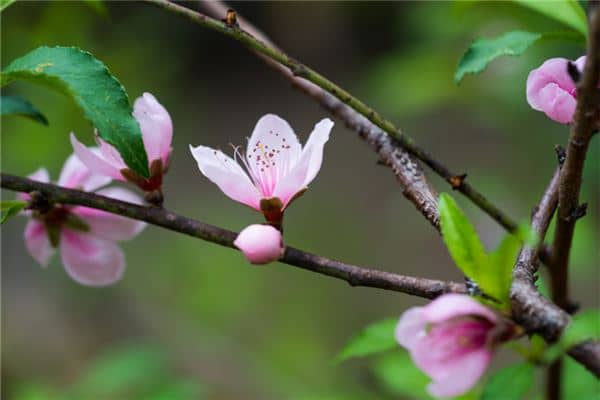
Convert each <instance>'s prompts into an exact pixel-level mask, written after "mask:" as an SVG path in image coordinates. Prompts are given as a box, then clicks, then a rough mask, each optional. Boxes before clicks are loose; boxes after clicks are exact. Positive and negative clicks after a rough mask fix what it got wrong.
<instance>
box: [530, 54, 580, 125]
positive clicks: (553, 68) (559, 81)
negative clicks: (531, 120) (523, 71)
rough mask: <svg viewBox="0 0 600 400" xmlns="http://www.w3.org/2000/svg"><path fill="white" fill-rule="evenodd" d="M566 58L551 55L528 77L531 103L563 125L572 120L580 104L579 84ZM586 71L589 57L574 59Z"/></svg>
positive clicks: (536, 108) (576, 64)
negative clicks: (569, 68)
mask: <svg viewBox="0 0 600 400" xmlns="http://www.w3.org/2000/svg"><path fill="white" fill-rule="evenodd" d="M568 63H569V60H567V59H566V58H551V59H549V60H546V61H545V62H544V63H543V64H542V65H541V66H540V67H539V68H537V69H534V70H533V71H531V72H530V73H529V76H528V77H527V102H528V103H529V105H530V106H531V107H532V108H533V109H534V110H538V111H543V112H544V113H545V114H546V115H547V116H548V117H549V118H550V119H552V120H554V121H556V122H560V123H561V124H568V123H571V121H572V120H573V114H574V113H575V106H576V105H577V100H576V97H577V94H576V86H575V83H574V82H573V79H572V78H571V77H570V76H569V73H568V72H567V64H568ZM574 64H575V66H576V67H577V69H578V70H579V72H582V71H583V67H584V65H585V56H583V57H579V58H578V59H577V61H575V62H574Z"/></svg>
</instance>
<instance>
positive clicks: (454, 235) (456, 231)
mask: <svg viewBox="0 0 600 400" xmlns="http://www.w3.org/2000/svg"><path fill="white" fill-rule="evenodd" d="M439 212H440V224H441V231H442V237H443V239H444V243H446V247H448V251H449V252H450V255H451V256H452V259H453V260H454V262H455V263H456V265H457V266H458V268H460V270H461V271H462V272H463V273H464V274H465V275H466V276H468V277H469V278H471V279H473V280H474V281H475V282H477V283H478V284H479V283H480V282H479V272H480V270H481V268H483V266H484V265H485V262H486V254H485V249H484V247H483V244H482V243H481V240H479V236H478V235H477V232H476V231H475V228H474V227H473V225H471V223H470V222H469V220H468V219H467V217H466V216H465V214H464V213H463V211H462V210H461V209H460V207H459V206H458V205H457V204H456V202H455V201H454V199H453V198H452V197H451V196H450V195H448V194H446V193H442V194H440V201H439Z"/></svg>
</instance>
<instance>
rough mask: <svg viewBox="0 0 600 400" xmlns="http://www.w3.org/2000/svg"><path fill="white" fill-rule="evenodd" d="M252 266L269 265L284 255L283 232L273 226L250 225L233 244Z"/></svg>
mask: <svg viewBox="0 0 600 400" xmlns="http://www.w3.org/2000/svg"><path fill="white" fill-rule="evenodd" d="M233 244H234V245H235V247H237V248H238V249H240V250H241V251H242V253H244V256H246V259H247V260H248V261H250V262H251V263H252V264H267V263H270V262H273V261H277V260H279V259H280V258H281V256H282V255H283V240H282V238H281V232H279V230H277V229H275V228H273V227H272V226H271V225H260V224H254V225H250V226H248V227H246V228H244V230H242V231H241V232H240V234H239V235H238V237H237V238H236V239H235V241H234V242H233Z"/></svg>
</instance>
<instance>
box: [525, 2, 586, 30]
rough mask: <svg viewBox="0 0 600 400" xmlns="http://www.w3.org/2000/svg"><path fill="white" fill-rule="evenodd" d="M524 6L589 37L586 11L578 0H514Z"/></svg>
mask: <svg viewBox="0 0 600 400" xmlns="http://www.w3.org/2000/svg"><path fill="white" fill-rule="evenodd" d="M513 1H514V2H515V3H518V4H520V5H522V6H524V7H528V8H530V9H532V10H535V11H537V12H538V13H540V14H544V15H545V16H547V17H550V18H553V19H555V20H557V21H559V22H561V23H563V24H565V25H567V26H569V27H571V28H573V29H575V30H576V31H577V32H579V33H581V34H582V35H583V36H584V37H587V34H588V27H587V18H586V16H585V11H584V10H583V8H582V7H581V5H580V4H579V2H578V1H577V0H559V1H540V0H513Z"/></svg>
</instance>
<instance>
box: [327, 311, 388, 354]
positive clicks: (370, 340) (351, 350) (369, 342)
mask: <svg viewBox="0 0 600 400" xmlns="http://www.w3.org/2000/svg"><path fill="white" fill-rule="evenodd" d="M397 323H398V318H391V319H386V320H383V321H379V322H375V323H373V324H371V325H369V326H367V327H366V328H364V329H363V330H362V331H361V332H360V333H358V334H357V335H355V336H354V337H352V338H351V339H350V340H349V341H348V343H347V344H346V346H344V348H343V349H342V351H341V352H340V353H339V354H338V356H337V357H336V360H337V361H344V360H347V359H349V358H353V357H362V356H367V355H370V354H375V353H381V352H383V351H386V350H390V349H393V348H395V347H398V343H396V339H395V338H394V329H395V327H396V324H397Z"/></svg>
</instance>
